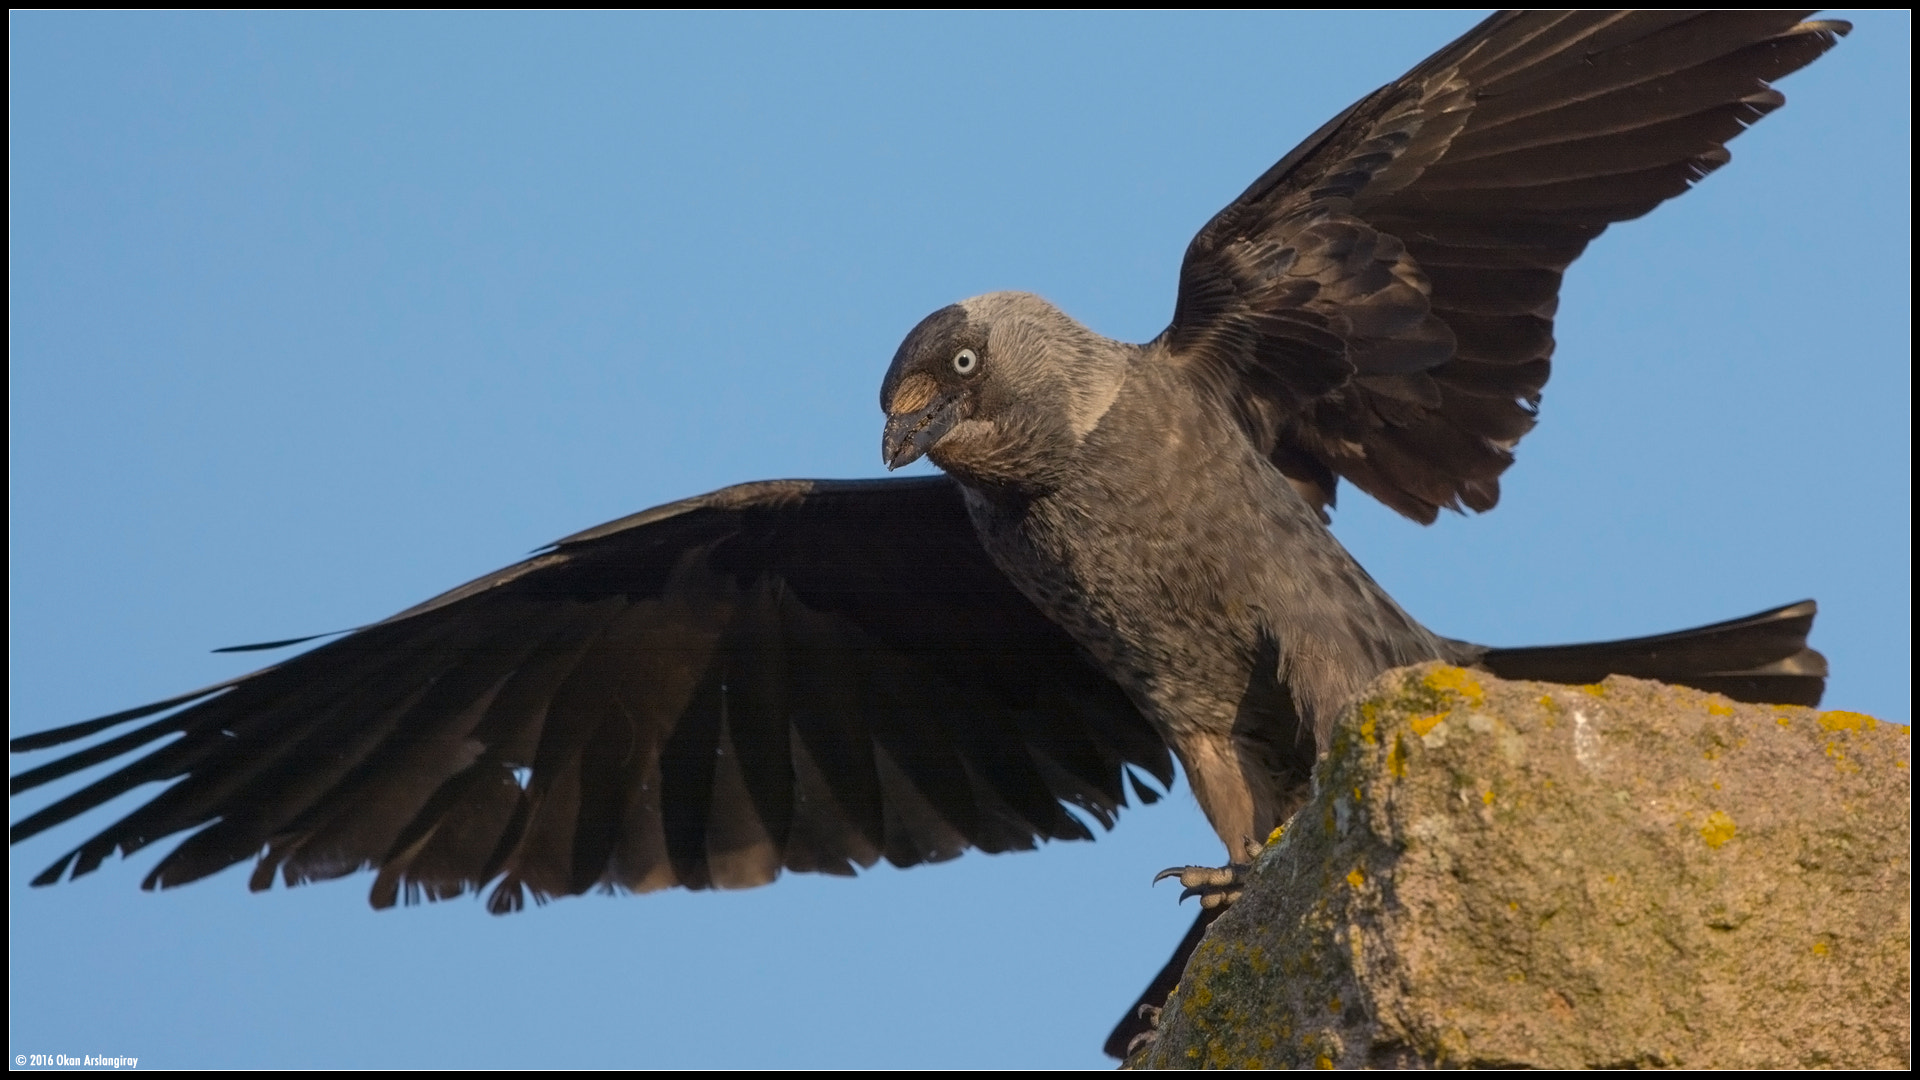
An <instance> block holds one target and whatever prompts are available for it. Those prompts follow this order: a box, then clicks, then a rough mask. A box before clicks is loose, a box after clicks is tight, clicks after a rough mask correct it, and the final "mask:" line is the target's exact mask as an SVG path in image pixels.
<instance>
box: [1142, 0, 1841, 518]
mask: <svg viewBox="0 0 1920 1080" xmlns="http://www.w3.org/2000/svg"><path fill="white" fill-rule="evenodd" d="M1807 14H1808V13H1807V12H1706V13H1689V12H1590V11H1578V12H1524V13H1515V12H1502V13H1500V14H1498V15H1495V16H1493V17H1491V18H1489V19H1487V20H1486V21H1485V22H1483V23H1481V24H1480V25H1479V26H1477V27H1475V28H1474V29H1473V30H1472V31H1470V32H1469V33H1467V34H1466V35H1465V36H1463V37H1462V38H1460V39H1459V40H1458V41H1456V42H1454V43H1453V44H1451V45H1449V46H1447V47H1446V48H1444V49H1442V50H1441V51H1440V52H1438V53H1436V54H1434V55H1433V56H1432V57H1430V58H1429V59H1427V60H1426V61H1425V62H1423V63H1422V64H1420V66H1418V67H1416V68H1414V69H1413V70H1412V71H1410V72H1408V73H1407V74H1406V75H1405V76H1404V77H1402V78H1401V79H1399V80H1398V81H1396V82H1394V83H1392V84H1391V85H1388V86H1385V87H1383V88H1381V89H1380V90H1377V91H1375V92H1374V93H1372V94H1370V95H1368V96H1367V97H1366V98H1364V99H1362V100H1361V101H1360V102H1358V103H1357V104H1355V105H1354V106H1353V107H1352V108H1350V109H1348V110H1347V111H1346V112H1345V113H1343V114H1341V115H1340V116H1338V117H1336V118H1334V120H1332V121H1331V122H1329V123H1328V124H1327V125H1326V126H1325V127H1323V128H1321V129H1320V130H1319V131H1317V132H1315V133H1314V134H1313V136H1312V137H1310V138H1309V139H1307V141H1306V142H1304V143H1302V144H1301V145H1300V146H1299V147H1298V148H1296V149H1295V150H1294V151H1293V152H1292V153H1290V154H1288V155H1287V156H1286V157H1285V158H1283V159H1281V160H1280V162H1279V163H1277V164H1276V165H1274V166H1273V168H1271V169H1269V170H1267V172H1266V174H1265V175H1264V176H1262V177H1260V179H1258V180H1256V181H1255V182H1254V184H1253V186H1252V187H1249V188H1248V189H1247V190H1246V192H1245V193H1244V194H1242V195H1241V196H1240V197H1239V198H1238V199H1236V200H1234V202H1233V203H1232V204H1231V205H1230V206H1228V207H1227V208H1226V209H1224V210H1222V211H1221V212H1220V213H1219V214H1218V215H1216V216H1215V217H1214V219H1213V220H1212V221H1210V222H1208V223H1207V226H1206V227H1205V228H1204V229H1202V230H1200V233H1199V235H1198V236H1196V237H1194V239H1193V243H1192V244H1191V246H1189V247H1188V248H1187V254H1186V259H1185V262H1184V263H1183V264H1182V266H1181V270H1180V295H1179V300H1178V302H1177V304H1176V306H1175V310H1174V316H1173V323H1172V325H1171V326H1170V327H1168V328H1167V330H1166V332H1165V333H1164V334H1162V336H1161V338H1160V339H1159V340H1160V342H1161V343H1162V344H1163V345H1164V346H1165V347H1166V348H1167V349H1168V351H1169V352H1170V354H1171V355H1172V356H1173V358H1174V359H1175V360H1176V362H1179V363H1182V364H1185V365H1188V366H1190V367H1191V368H1192V369H1193V370H1194V371H1195V372H1196V374H1198V375H1199V376H1201V377H1203V378H1207V379H1209V380H1211V381H1214V382H1216V383H1218V384H1219V385H1220V387H1221V389H1222V391H1223V392H1224V393H1225V394H1227V395H1228V396H1230V398H1231V399H1232V400H1233V401H1234V402H1235V403H1236V406H1237V408H1238V409H1239V411H1240V414H1241V417H1242V419H1243V422H1244V423H1245V424H1246V425H1247V427H1248V429H1249V431H1250V432H1251V433H1252V434H1253V436H1254V437H1255V438H1256V439H1257V440H1259V441H1260V443H1261V445H1262V446H1264V447H1266V448H1267V449H1268V451H1269V453H1270V454H1271V455H1272V458H1273V460H1274V462H1275V464H1276V465H1278V466H1279V467H1280V468H1281V469H1282V470H1283V471H1284V472H1286V473H1287V475H1288V476H1289V477H1290V478H1292V479H1293V480H1294V482H1295V484H1296V486H1298V487H1300V488H1301V490H1302V491H1303V493H1305V494H1306V495H1307V496H1308V497H1309V498H1311V499H1314V500H1316V501H1318V502H1319V503H1320V504H1321V505H1322V506H1326V505H1331V504H1332V502H1333V496H1334V488H1335V485H1336V484H1337V483H1338V477H1341V476H1344V477H1346V478H1347V479H1348V480H1350V481H1352V482H1353V483H1354V484H1356V485H1358V486H1359V487H1360V489H1361V490H1363V491H1366V492H1367V493H1369V494H1371V495H1373V496H1374V497H1375V498H1378V499H1380V500H1381V501H1382V502H1384V503H1386V504H1387V505H1388V506H1391V507H1393V508H1394V509H1395V510H1398V511H1399V512H1400V513H1402V514H1405V515H1406V516H1408V517H1411V518H1414V519H1416V520H1418V521H1422V522H1431V521H1432V520H1433V519H1434V517H1435V516H1436V515H1437V514H1438V512H1439V510H1440V508H1441V507H1451V508H1454V509H1459V508H1460V507H1462V506H1463V505H1464V506H1466V507H1469V508H1472V509H1474V510H1487V509H1490V508H1491V507H1492V506H1493V505H1494V504H1495V502H1497V501H1498V500H1499V497H1500V487H1499V477H1500V474H1501V472H1502V471H1503V470H1504V469H1505V468H1506V467H1507V465H1509V464H1510V463H1511V462H1512V460H1513V458H1512V453H1511V449H1512V447H1513V445H1514V443H1515V442H1516V441H1518V440H1519V438H1520V437H1521V436H1522V435H1524V434H1525V433H1526V432H1527V431H1528V430H1529V429H1530V428H1531V427H1532V426H1533V423H1534V413H1535V410H1536V408H1537V406H1538V404H1539V401H1540V388H1541V387H1542V386H1543V385H1545V383H1546V381H1547V372H1548V364H1549V359H1550V357H1551V356H1552V354H1553V316H1554V312H1555V307H1556V305H1557V303H1558V295H1559V289H1560V276H1561V273H1562V271H1564V270H1565V269H1566V268H1567V266H1568V264H1570V263H1571V262H1573V260H1574V259H1575V258H1577V257H1578V256H1579V254H1580V252H1581V251H1582V250H1583V249H1584V248H1585V247H1586V245H1587V242H1588V241H1590V240H1592V239H1593V238H1594V237H1596V236H1598V235H1600V233H1601V231H1602V230H1604V229H1605V228H1606V227H1607V226H1608V225H1609V224H1611V223H1613V222H1616V221H1626V220H1628V219H1629V218H1635V217H1638V216H1640V215H1642V214H1645V213H1647V212H1648V211H1649V210H1652V209H1653V208H1654V207H1655V206H1658V205H1659V204H1660V203H1661V202H1663V201H1665V200H1667V199H1670V198H1672V197H1674V196H1675V195H1678V194H1680V193H1681V192H1684V191H1686V190H1687V188H1688V187H1689V186H1691V185H1692V184H1693V183H1695V182H1696V181H1698V180H1699V179H1700V178H1701V177H1703V176H1705V175H1706V174H1707V173H1709V172H1712V171H1713V170H1714V169H1716V168H1718V167H1720V166H1721V165H1724V164H1726V162H1727V160H1728V154H1727V150H1726V146H1725V143H1726V142H1727V141H1728V140H1729V139H1731V138H1733V137H1734V136H1735V135H1738V134H1739V133H1740V132H1741V131H1742V130H1744V129H1745V128H1746V127H1747V126H1748V125H1750V124H1752V123H1753V122H1754V121H1756V120H1758V119H1759V118H1760V117H1762V116H1764V115H1766V114H1767V113H1768V112H1771V111H1772V110H1774V109H1776V108H1778V107H1780V105H1781V104H1783V103H1784V102H1785V100H1786V99H1785V98H1784V97H1782V96H1781V95H1780V93H1779V92H1778V91H1776V90H1774V89H1773V88H1772V87H1771V86H1770V85H1769V83H1770V81H1771V80H1774V79H1778V78H1780V77H1781V76H1784V75H1787V74H1789V73H1791V72H1793V71H1796V70H1798V69H1799V68H1801V67H1804V66H1805V65H1807V64H1808V63H1811V62H1812V61H1813V60H1814V59H1815V58H1817V57H1818V56H1820V55H1821V54H1822V53H1824V52H1826V51H1827V49H1829V48H1831V47H1832V46H1833V45H1834V43H1835V42H1836V41H1837V40H1838V39H1839V37H1840V36H1841V35H1843V34H1845V33H1846V32H1847V31H1848V30H1849V29H1850V27H1849V26H1848V24H1846V23H1844V22H1803V21H1801V20H1802V19H1803V18H1805V16H1806V15H1807Z"/></svg>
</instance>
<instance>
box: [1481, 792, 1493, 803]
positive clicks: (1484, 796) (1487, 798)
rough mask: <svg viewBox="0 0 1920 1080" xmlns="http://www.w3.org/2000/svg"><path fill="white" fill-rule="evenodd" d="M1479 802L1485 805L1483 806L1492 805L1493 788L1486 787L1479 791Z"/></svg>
mask: <svg viewBox="0 0 1920 1080" xmlns="http://www.w3.org/2000/svg"><path fill="white" fill-rule="evenodd" d="M1480 802H1481V804H1482V805H1485V806H1492V805H1493V789H1492V788H1488V789H1487V790H1486V791H1484V792H1482V793H1481V795H1480Z"/></svg>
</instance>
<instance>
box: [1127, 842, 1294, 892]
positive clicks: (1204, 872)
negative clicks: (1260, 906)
mask: <svg viewBox="0 0 1920 1080" xmlns="http://www.w3.org/2000/svg"><path fill="white" fill-rule="evenodd" d="M1279 832H1280V830H1278V829H1275V830H1274V833H1275V835H1276V836H1277V835H1278V834H1279ZM1260 848H1261V845H1260V844H1259V843H1258V842H1256V841H1255V840H1253V839H1252V838H1251V837H1248V838H1245V839H1244V840H1243V841H1242V843H1241V853H1240V861H1239V862H1230V863H1228V864H1227V865H1225V866H1169V867H1167V868H1166V869H1165V870H1162V871H1160V872H1159V873H1157V874H1155V875H1153V883H1154V884H1155V885H1158V884H1160V883H1161V882H1162V881H1165V880H1166V879H1167V878H1179V879H1180V884H1182V885H1184V886H1186V888H1185V889H1183V890H1181V892H1180V900H1181V902H1182V903H1185V902H1186V899H1187V897H1189V896H1197V897H1199V898H1200V907H1201V908H1202V909H1204V910H1207V911H1211V910H1213V909H1214V908H1221V907H1226V906H1228V905H1229V904H1232V903H1233V902H1234V901H1235V900H1238V899H1240V894H1241V893H1242V892H1244V891H1245V890H1246V881H1247V871H1248V870H1251V869H1252V868H1253V860H1254V858H1255V857H1256V856H1258V855H1259V854H1260Z"/></svg>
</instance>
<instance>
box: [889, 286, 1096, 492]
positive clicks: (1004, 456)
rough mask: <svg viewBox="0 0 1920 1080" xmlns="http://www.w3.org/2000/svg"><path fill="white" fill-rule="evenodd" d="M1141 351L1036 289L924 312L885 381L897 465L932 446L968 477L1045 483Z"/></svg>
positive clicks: (1063, 465) (1067, 459)
mask: <svg viewBox="0 0 1920 1080" xmlns="http://www.w3.org/2000/svg"><path fill="white" fill-rule="evenodd" d="M1131 353H1132V350H1131V349H1130V348H1129V347H1128V346H1125V345H1122V344H1120V343H1119V342H1115V341H1109V340H1108V339H1106V338H1103V337H1101V336H1099V335H1098V334H1095V333H1093V332H1092V331H1090V330H1088V329H1087V328H1086V327H1084V326H1081V325H1080V324H1079V323H1077V322H1075V321H1074V320H1073V319H1072V318H1070V317H1068V316H1067V315H1066V314H1065V313H1063V312H1061V310H1060V309H1059V308H1056V307H1054V306H1053V305H1052V304H1050V303H1048V302H1047V301H1045V300H1042V299H1041V298H1039V297H1037V296H1034V295H1032V294H1031V293H1016V292H1001V293H988V294H986V295H985V296H976V297H974V298H973V299H971V300H966V301H962V302H961V303H958V304H952V305H949V306H947V307H944V308H941V309H940V310H939V311H936V312H934V313H933V314H931V315H929V316H927V317H926V318H924V319H922V320H920V325H918V326H916V327H914V328H913V331H912V332H911V333H909V334H908V335H907V339H906V340H905V341H903V342H901V343H900V349H899V351H898V352H896V353H894V354H893V364H892V366H890V367H889V368H887V377H886V379H885V381H883V382H882V383H881V384H880V408H881V409H882V410H884V411H885V412H886V414H887V425H886V429H885V431H884V433H883V434H882V436H881V440H880V456H881V458H882V459H883V460H885V461H886V463H887V468H888V469H897V468H899V467H900V466H902V465H906V464H908V463H910V462H913V461H916V460H918V459H919V458H920V457H921V456H922V455H927V456H930V457H932V458H933V462H934V464H936V465H938V466H940V467H941V468H942V469H945V470H946V471H948V472H950V473H953V474H954V475H956V476H958V477H960V478H961V479H963V480H969V481H974V482H976V483H982V484H988V485H993V486H1011V487H1015V488H1020V489H1028V490H1033V489H1046V488H1049V487H1052V486H1053V483H1054V480H1055V478H1056V477H1057V476H1058V475H1060V473H1061V472H1062V471H1063V470H1065V469H1067V468H1068V467H1069V466H1070V465H1071V463H1072V459H1073V455H1074V453H1075V452H1076V451H1077V450H1078V449H1079V447H1080V444H1081V442H1082V441H1083V440H1084V439H1085V438H1086V435H1087V433H1088V432H1090V431H1092V430H1093V428H1094V427H1095V426H1096V425H1098V423H1099V422H1100V418H1101V417H1102V416H1103V415H1105V413H1106V411H1107V408H1108V407H1109V406H1110V405H1112V404H1113V399H1114V396H1115V395H1116V394H1117V393H1118V392H1119V388H1120V384H1121V382H1122V381H1124V380H1125V378H1126V371H1127V365H1128V362H1129V359H1130V357H1131Z"/></svg>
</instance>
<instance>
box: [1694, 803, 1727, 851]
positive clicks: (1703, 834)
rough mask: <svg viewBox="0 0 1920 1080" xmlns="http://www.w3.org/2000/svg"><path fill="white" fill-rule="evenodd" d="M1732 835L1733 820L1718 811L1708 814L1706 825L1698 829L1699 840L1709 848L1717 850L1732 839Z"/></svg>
mask: <svg viewBox="0 0 1920 1080" xmlns="http://www.w3.org/2000/svg"><path fill="white" fill-rule="evenodd" d="M1733 833H1734V825H1733V819H1732V818H1730V817H1728V816H1727V815H1726V813H1725V812H1724V811H1720V810H1715V811H1714V812H1713V813H1711V814H1708V815H1707V823H1706V824H1705V825H1703V826H1701V827H1700V839H1702V840H1705V841H1706V842H1707V846H1708V847H1710V848H1718V847H1719V846H1720V845H1722V844H1724V843H1726V842H1727V841H1729V840H1731V839H1733Z"/></svg>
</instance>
